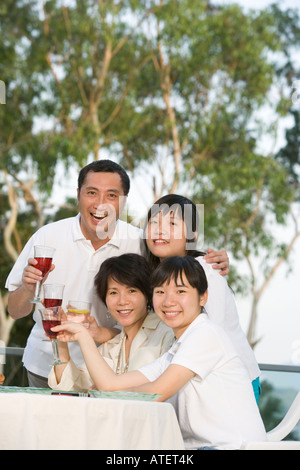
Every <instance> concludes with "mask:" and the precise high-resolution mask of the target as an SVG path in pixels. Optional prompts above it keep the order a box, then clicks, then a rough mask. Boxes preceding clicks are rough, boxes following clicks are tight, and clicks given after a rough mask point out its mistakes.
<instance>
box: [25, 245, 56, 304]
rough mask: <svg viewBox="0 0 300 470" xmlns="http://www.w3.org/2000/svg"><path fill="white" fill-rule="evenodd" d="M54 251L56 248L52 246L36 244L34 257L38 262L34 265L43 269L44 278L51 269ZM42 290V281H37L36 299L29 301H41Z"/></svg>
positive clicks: (35, 302)
mask: <svg viewBox="0 0 300 470" xmlns="http://www.w3.org/2000/svg"><path fill="white" fill-rule="evenodd" d="M54 252H55V248H51V247H50V246H40V245H36V246H35V247H34V259H35V260H36V261H37V264H36V265H35V266H34V267H35V268H36V269H39V270H40V271H42V276H43V278H44V277H45V276H46V274H48V272H49V271H50V268H51V264H52V259H53V255H54ZM40 290H41V281H37V283H36V287H35V294H34V299H32V300H30V301H29V302H32V303H34V304H37V303H40V302H41V299H40Z"/></svg>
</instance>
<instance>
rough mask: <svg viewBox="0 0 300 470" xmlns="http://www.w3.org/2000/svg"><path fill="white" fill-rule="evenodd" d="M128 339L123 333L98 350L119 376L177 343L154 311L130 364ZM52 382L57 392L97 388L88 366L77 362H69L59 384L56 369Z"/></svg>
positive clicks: (138, 336)
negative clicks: (126, 339) (77, 365)
mask: <svg viewBox="0 0 300 470" xmlns="http://www.w3.org/2000/svg"><path fill="white" fill-rule="evenodd" d="M125 336H126V335H125V332H124V330H122V332H121V333H120V334H118V335H117V336H115V337H114V338H112V339H111V340H109V341H107V343H103V344H101V346H99V348H98V350H99V352H100V354H101V355H102V356H103V358H104V359H105V360H106V362H107V364H108V365H109V366H110V367H111V368H112V369H113V371H114V372H116V373H118V374H120V373H123V372H125V370H128V371H130V370H136V369H138V368H139V367H142V366H144V365H147V364H150V363H151V362H153V361H155V359H157V358H158V357H160V356H161V355H162V354H164V353H165V352H167V351H168V350H169V349H170V347H171V345H172V343H173V340H174V333H173V330H171V328H168V327H167V326H166V325H165V324H164V323H163V322H162V321H160V319H159V318H158V316H157V315H156V314H155V313H154V312H150V313H149V314H148V315H147V317H146V318H145V320H144V323H143V324H142V326H141V328H140V329H139V331H138V332H137V334H136V336H135V337H134V339H133V341H132V344H131V348H130V353H129V358H128V361H127V363H126V359H125V342H124V339H125ZM48 383H49V386H50V387H51V388H53V389H56V390H79V391H81V390H88V389H89V388H90V387H91V386H92V385H93V381H92V379H91V377H90V374H89V372H88V369H87V367H86V366H85V364H83V365H81V366H80V367H76V365H75V364H74V362H73V361H69V363H68V365H67V366H66V368H65V370H64V372H63V374H62V377H61V380H60V382H59V383H57V380H56V376H55V372H54V369H52V370H51V372H50V375H49V378H48Z"/></svg>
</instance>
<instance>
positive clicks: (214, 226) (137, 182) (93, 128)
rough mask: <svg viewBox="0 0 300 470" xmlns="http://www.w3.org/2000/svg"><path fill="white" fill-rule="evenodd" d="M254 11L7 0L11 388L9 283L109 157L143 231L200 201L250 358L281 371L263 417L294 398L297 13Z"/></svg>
mask: <svg viewBox="0 0 300 470" xmlns="http://www.w3.org/2000/svg"><path fill="white" fill-rule="evenodd" d="M249 3H250V2H246V1H242V0H241V1H238V2H231V1H225V0H223V1H222V0H218V1H217V0H215V1H207V0H205V1H204V0H197V2H195V1H194V0H139V1H136V0H123V1H119V0H111V1H105V0H98V1H97V0H49V1H45V0H18V1H16V0H2V1H1V4H0V84H1V87H0V230H1V232H0V238H1V246H0V346H1V345H2V350H3V349H4V347H5V346H9V347H10V348H12V349H11V350H10V352H11V354H10V355H9V356H8V354H6V357H5V358H4V359H3V357H2V356H1V352H0V359H1V357H2V362H5V363H6V364H5V365H4V364H3V367H4V372H5V376H6V382H5V384H7V385H10V384H12V385H20V384H23V380H24V376H23V373H22V363H21V357H20V354H21V351H22V350H21V349H20V348H23V347H24V346H25V344H26V339H27V337H28V334H29V332H30V329H31V327H32V318H31V316H30V317H27V318H24V319H22V320H18V321H13V320H12V319H11V318H10V317H9V316H8V314H7V292H6V291H5V288H4V285H5V280H6V277H7V275H8V273H9V271H10V269H11V268H12V266H13V264H14V262H15V260H16V259H17V257H18V254H19V253H20V251H21V250H22V247H23V246H24V245H25V243H26V241H27V240H28V238H29V237H30V236H31V235H32V234H33V233H34V232H35V231H36V230H37V229H38V228H39V227H40V226H42V225H44V224H46V223H49V222H51V221H54V220H57V219H60V218H64V217H69V216H72V215H74V214H76V213H77V206H76V189H77V175H78V171H79V169H80V168H81V167H82V166H84V165H85V164H87V163H89V162H91V161H93V160H97V159H102V158H110V159H112V160H114V161H117V162H118V163H120V164H121V165H123V166H124V168H126V170H128V172H129V174H130V177H131V181H132V189H131V192H130V196H129V200H128V212H127V214H126V217H127V219H129V221H132V223H134V224H136V225H139V224H141V223H142V220H143V218H144V217H145V215H146V212H147V210H148V208H149V207H150V206H151V204H152V203H153V202H154V201H155V200H156V199H158V198H159V197H160V196H161V195H164V194H167V193H169V192H172V193H180V194H185V195H186V196H188V197H189V198H191V199H193V200H194V201H195V203H199V204H204V208H205V228H204V229H205V240H204V246H202V247H201V248H202V249H207V248H215V249H221V248H225V249H226V250H227V252H228V254H229V256H230V263H231V272H230V275H229V276H228V282H229V284H230V286H231V288H232V289H233V291H234V293H235V295H236V301H237V305H238V309H239V314H240V321H241V324H242V326H243V329H244V330H245V333H246V334H247V337H248V340H249V342H250V344H251V345H252V347H253V348H254V351H255V353H256V356H257V359H258V361H259V362H260V363H267V364H276V365H277V369H278V366H283V369H284V370H281V371H280V370H276V371H273V370H270V367H268V371H263V374H262V378H263V380H264V381H265V392H266V394H265V398H263V400H266V401H265V402H263V400H262V405H261V406H262V407H265V409H267V408H268V407H270V403H272V405H273V409H276V410H277V411H276V413H277V415H278V416H279V415H280V413H281V414H282V412H283V410H285V409H286V406H287V404H288V403H290V401H291V399H292V397H293V396H294V392H295V391H296V390H297V389H298V390H299V389H300V382H299V366H300V311H299V303H300V302H299V301H300V289H299V278H300V267H299V258H300V241H299V239H300V205H299V184H300V150H299V141H300V134H299V131H300V54H299V52H300V17H299V14H300V8H299V5H298V1H297V2H296V1H292V0H290V1H288V0H286V1H280V2H277V3H272V2H270V1H266V0H260V1H252V2H251V7H249ZM2 352H3V351H2ZM0 362H1V361H0ZM0 367H1V364H0ZM271 369H272V368H271ZM279 369H280V367H279ZM281 369H282V367H281ZM0 372H1V371H0ZM266 374H268V376H267V377H266ZM278 374H279V376H278ZM282 374H284V379H283V375H282ZM277 377H280V379H278V378H277ZM25 385H26V384H25ZM275 390H277V392H276V393H277V394H275ZM278 390H279V391H280V393H279V392H278ZM274 394H275V395H276V396H275V395H274ZM266 397H267V398H266ZM270 400H271V401H270ZM274 400H275V401H274ZM276 400H277V401H276ZM276 413H275V414H276ZM277 415H276V416H277ZM266 419H269V421H270V423H271V421H272V420H273V421H274V416H273V415H272V416H271V417H270V416H269V418H266ZM273 421H272V423H273ZM270 425H271V424H270Z"/></svg>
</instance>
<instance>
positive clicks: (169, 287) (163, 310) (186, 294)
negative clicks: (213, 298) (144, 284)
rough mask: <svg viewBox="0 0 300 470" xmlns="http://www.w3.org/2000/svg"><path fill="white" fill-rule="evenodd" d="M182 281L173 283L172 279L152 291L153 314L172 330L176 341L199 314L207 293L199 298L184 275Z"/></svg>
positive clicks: (196, 291) (178, 280)
mask: <svg viewBox="0 0 300 470" xmlns="http://www.w3.org/2000/svg"><path fill="white" fill-rule="evenodd" d="M182 281H183V282H182ZM182 281H181V280H180V279H177V282H175V279H174V278H172V279H171V280H170V282H169V283H167V282H165V283H164V284H163V285H161V286H156V287H155V288H154V290H153V306H154V310H155V313H156V315H157V316H158V317H159V318H160V319H161V320H162V321H163V322H164V323H165V324H166V325H167V326H169V327H170V328H172V329H173V331H174V334H175V336H176V338H177V339H178V338H179V337H180V336H181V335H182V334H183V333H184V331H185V330H186V329H187V328H188V326H189V325H190V324H191V323H192V322H193V321H194V320H195V319H196V318H197V316H198V315H199V314H200V313H201V307H203V306H204V305H205V303H206V301H207V291H206V292H205V293H204V294H203V295H202V296H200V294H199V292H198V290H197V289H196V288H195V287H192V286H191V285H190V284H189V282H188V280H187V278H186V276H185V274H184V273H183V276H182Z"/></svg>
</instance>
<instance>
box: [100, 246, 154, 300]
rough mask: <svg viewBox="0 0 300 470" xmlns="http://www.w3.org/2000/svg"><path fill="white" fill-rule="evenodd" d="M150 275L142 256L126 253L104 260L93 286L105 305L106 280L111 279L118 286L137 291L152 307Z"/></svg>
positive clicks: (147, 265) (148, 267)
mask: <svg viewBox="0 0 300 470" xmlns="http://www.w3.org/2000/svg"><path fill="white" fill-rule="evenodd" d="M150 275H151V270H150V266H149V264H148V262H147V260H146V259H145V258H144V257H143V256H141V255H137V254H135V253H127V254H124V255H121V256H113V257H111V258H108V259H106V260H105V261H104V262H103V263H102V265H101V267H100V269H99V272H98V274H97V275H96V277H95V280H94V284H95V287H96V292H97V295H98V296H99V297H100V299H101V300H102V302H103V303H104V304H105V305H106V294H107V284H108V279H109V278H110V277H111V278H112V279H114V280H115V281H116V282H119V283H120V284H124V285H125V286H128V287H135V288H136V289H139V290H140V291H141V292H142V293H143V294H144V296H145V297H146V299H147V303H148V306H149V307H152V296H151V287H150Z"/></svg>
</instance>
